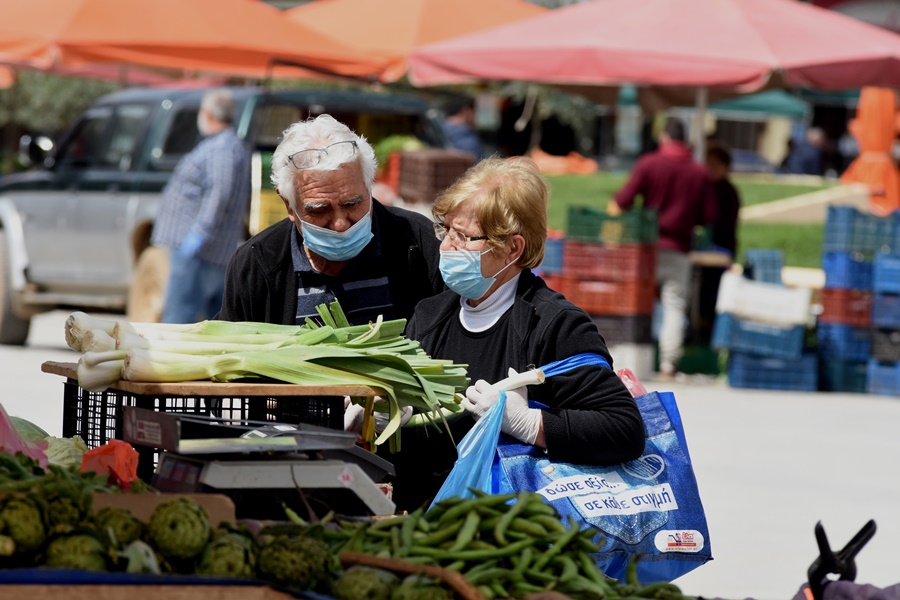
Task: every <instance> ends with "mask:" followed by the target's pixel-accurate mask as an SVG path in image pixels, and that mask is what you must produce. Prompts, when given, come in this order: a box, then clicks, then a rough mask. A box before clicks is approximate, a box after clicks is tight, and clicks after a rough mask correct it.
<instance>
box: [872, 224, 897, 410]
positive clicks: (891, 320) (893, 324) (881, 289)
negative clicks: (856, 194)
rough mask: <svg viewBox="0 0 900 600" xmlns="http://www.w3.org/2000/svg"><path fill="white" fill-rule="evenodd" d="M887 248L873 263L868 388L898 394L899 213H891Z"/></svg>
mask: <svg viewBox="0 0 900 600" xmlns="http://www.w3.org/2000/svg"><path fill="white" fill-rule="evenodd" d="M889 220H890V221H892V228H893V229H892V238H891V242H890V249H891V251H892V252H893V253H879V254H877V255H876V256H875V259H874V261H873V265H872V267H873V268H872V293H873V295H872V357H871V358H870V359H869V363H868V369H867V375H868V387H867V390H868V391H869V392H871V393H873V394H884V395H889V396H898V395H900V216H898V214H897V213H894V217H893V218H890V219H889Z"/></svg>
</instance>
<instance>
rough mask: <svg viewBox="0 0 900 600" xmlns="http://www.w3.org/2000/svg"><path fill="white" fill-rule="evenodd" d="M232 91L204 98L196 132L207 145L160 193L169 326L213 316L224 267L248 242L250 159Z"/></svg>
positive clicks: (156, 235)
mask: <svg viewBox="0 0 900 600" xmlns="http://www.w3.org/2000/svg"><path fill="white" fill-rule="evenodd" d="M233 114H234V99H233V98H232V96H231V93H230V92H228V91H227V90H211V91H209V92H207V93H206V94H205V95H204V96H203V100H202V101H201V103H200V111H199V112H198V113H197V128H198V129H199V131H200V135H202V136H203V140H202V141H201V142H200V143H199V144H198V145H197V146H196V147H195V148H194V149H193V150H192V151H191V152H189V153H188V154H186V155H185V156H184V158H182V159H181V161H179V163H178V166H176V167H175V172H174V173H173V174H172V178H171V179H170V180H169V183H168V184H167V185H166V187H165V189H164V190H163V193H162V200H161V203H160V207H159V215H158V216H157V219H156V223H155V225H154V228H153V237H152V243H153V245H155V246H162V247H165V248H167V249H168V253H169V266H170V272H169V283H168V285H167V286H166V295H165V305H164V307H163V314H162V321H163V322H164V323H194V322H196V321H199V320H203V319H208V318H212V317H213V316H215V315H216V314H217V313H218V312H219V309H220V308H221V306H222V294H223V292H224V290H225V268H226V266H227V265H228V261H229V260H230V259H231V256H232V254H234V252H235V250H237V247H238V246H239V245H240V244H241V242H243V241H244V239H245V238H246V233H245V232H246V225H245V216H246V214H247V210H248V203H249V201H250V158H249V154H248V152H247V149H246V147H245V146H244V143H243V142H242V141H241V140H240V139H239V138H238V137H237V134H236V133H235V131H234V129H233V127H232V126H231V123H232V119H233Z"/></svg>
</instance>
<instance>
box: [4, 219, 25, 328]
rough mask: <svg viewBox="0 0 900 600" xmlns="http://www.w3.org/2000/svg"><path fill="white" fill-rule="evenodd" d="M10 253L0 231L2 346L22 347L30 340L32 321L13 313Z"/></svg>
mask: <svg viewBox="0 0 900 600" xmlns="http://www.w3.org/2000/svg"><path fill="white" fill-rule="evenodd" d="M9 272H10V265H9V252H7V251H6V235H5V234H4V233H3V232H2V231H0V344H8V345H10V346H22V345H24V344H25V340H27V339H28V330H29V328H30V327H31V319H23V318H22V317H20V316H18V315H17V314H16V313H15V312H14V311H13V301H14V299H13V290H12V287H11V286H10V284H9V275H10V273H9Z"/></svg>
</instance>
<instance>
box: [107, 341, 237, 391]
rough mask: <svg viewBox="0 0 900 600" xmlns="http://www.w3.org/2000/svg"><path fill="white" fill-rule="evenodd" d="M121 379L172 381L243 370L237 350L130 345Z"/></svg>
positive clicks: (196, 379)
mask: <svg viewBox="0 0 900 600" xmlns="http://www.w3.org/2000/svg"><path fill="white" fill-rule="evenodd" d="M124 354H125V364H124V365H123V366H122V379H125V380H127V381H143V382H154V383H175V382H179V381H198V380H202V379H215V378H216V376H218V375H220V374H221V375H223V376H231V377H233V376H234V375H235V374H238V373H246V369H244V368H243V363H244V361H243V358H242V357H241V356H240V355H238V354H221V355H218V356H207V355H193V354H177V353H174V352H160V351H157V350H146V349H141V348H134V349H132V350H129V351H128V352H125V353H124Z"/></svg>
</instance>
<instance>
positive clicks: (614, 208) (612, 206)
mask: <svg viewBox="0 0 900 600" xmlns="http://www.w3.org/2000/svg"><path fill="white" fill-rule="evenodd" d="M606 214H608V215H609V216H611V217H618V216H620V215H621V214H622V209H621V208H619V205H618V204H616V201H615V200H610V201H609V202H607V203H606Z"/></svg>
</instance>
